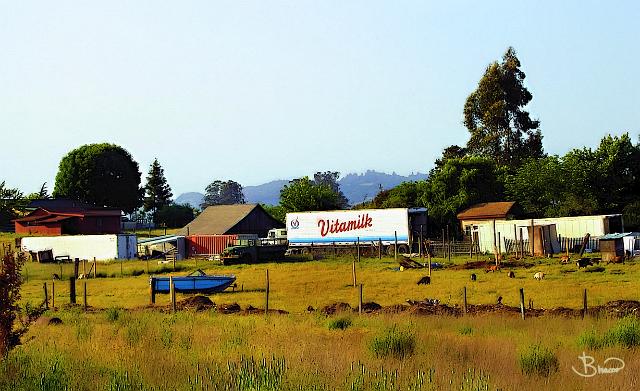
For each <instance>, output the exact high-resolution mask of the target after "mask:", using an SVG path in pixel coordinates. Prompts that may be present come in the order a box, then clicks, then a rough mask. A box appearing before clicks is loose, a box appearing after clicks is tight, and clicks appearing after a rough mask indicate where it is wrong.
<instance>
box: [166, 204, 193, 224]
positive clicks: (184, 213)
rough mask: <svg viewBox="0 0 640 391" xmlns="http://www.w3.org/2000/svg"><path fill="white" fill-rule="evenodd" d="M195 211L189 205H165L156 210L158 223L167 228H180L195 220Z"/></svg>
mask: <svg viewBox="0 0 640 391" xmlns="http://www.w3.org/2000/svg"><path fill="white" fill-rule="evenodd" d="M194 216H195V213H194V212H193V208H191V207H190V206H189V205H177V204H169V205H163V206H162V207H160V209H158V211H157V212H156V223H157V224H160V225H162V226H164V227H167V228H180V227H184V226H185V225H187V224H189V222H191V220H193V218H194Z"/></svg>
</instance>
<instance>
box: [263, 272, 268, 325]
mask: <svg viewBox="0 0 640 391" xmlns="http://www.w3.org/2000/svg"><path fill="white" fill-rule="evenodd" d="M266 278H267V281H266V282H267V286H266V289H265V300H264V315H265V316H267V315H268V314H269V269H267V273H266Z"/></svg>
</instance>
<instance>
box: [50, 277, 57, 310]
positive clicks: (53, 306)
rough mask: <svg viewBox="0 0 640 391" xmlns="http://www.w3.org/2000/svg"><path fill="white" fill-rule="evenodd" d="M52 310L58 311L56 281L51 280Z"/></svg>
mask: <svg viewBox="0 0 640 391" xmlns="http://www.w3.org/2000/svg"><path fill="white" fill-rule="evenodd" d="M51 309H52V310H55V309H56V281H55V280H51Z"/></svg>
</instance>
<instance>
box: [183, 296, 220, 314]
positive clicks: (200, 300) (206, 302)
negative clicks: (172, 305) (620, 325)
mask: <svg viewBox="0 0 640 391" xmlns="http://www.w3.org/2000/svg"><path fill="white" fill-rule="evenodd" d="M176 307H177V308H179V309H194V310H196V311H206V310H208V309H211V308H213V307H215V304H214V303H213V301H211V299H209V298H208V297H206V296H202V295H197V296H192V297H187V298H186V299H184V300H180V301H179V302H177V303H176Z"/></svg>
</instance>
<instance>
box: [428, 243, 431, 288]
mask: <svg viewBox="0 0 640 391" xmlns="http://www.w3.org/2000/svg"><path fill="white" fill-rule="evenodd" d="M427 263H428V264H429V281H431V242H429V244H428V245H427Z"/></svg>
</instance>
